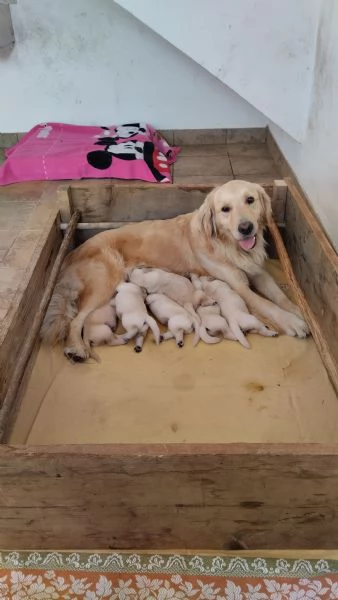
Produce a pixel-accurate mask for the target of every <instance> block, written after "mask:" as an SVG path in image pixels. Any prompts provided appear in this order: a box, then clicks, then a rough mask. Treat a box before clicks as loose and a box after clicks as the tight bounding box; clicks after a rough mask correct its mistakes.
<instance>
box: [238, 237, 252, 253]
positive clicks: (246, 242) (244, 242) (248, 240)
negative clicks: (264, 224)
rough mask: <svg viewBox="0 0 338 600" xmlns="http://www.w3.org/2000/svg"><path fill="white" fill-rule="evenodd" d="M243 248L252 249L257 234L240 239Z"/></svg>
mask: <svg viewBox="0 0 338 600" xmlns="http://www.w3.org/2000/svg"><path fill="white" fill-rule="evenodd" d="M238 243H239V245H240V247H241V248H242V250H251V249H252V248H253V247H254V245H255V243H256V236H254V235H252V236H251V237H248V238H245V240H239V241H238Z"/></svg>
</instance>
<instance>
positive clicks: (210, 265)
mask: <svg viewBox="0 0 338 600" xmlns="http://www.w3.org/2000/svg"><path fill="white" fill-rule="evenodd" d="M270 214H271V201H270V198H269V196H268V195H267V194H266V192H265V191H264V190H263V188H262V187H261V186H259V185H257V184H254V183H249V182H247V181H239V180H236V181H230V182H228V183H226V184H224V185H222V186H220V187H217V188H215V189H214V190H213V191H212V192H211V193H210V194H208V196H207V197H206V199H205V201H204V202H203V204H202V206H201V207H200V208H199V209H198V210H196V211H194V212H192V213H189V214H185V215H180V216H178V217H175V218H174V219H168V220H162V221H144V222H142V223H134V224H130V225H125V226H124V227H121V228H120V229H116V230H111V231H105V232H102V233H99V234H97V235H95V236H94V237H92V238H91V239H89V240H88V241H86V242H85V243H84V244H82V245H81V246H79V247H78V248H76V249H75V250H74V251H73V252H71V253H70V254H69V255H68V257H67V258H66V261H65V263H64V266H63V269H62V271H61V274H60V277H59V281H58V283H57V285H56V287H55V291H54V294H53V296H52V299H51V302H50V305H49V308H48V311H47V314H46V317H45V320H44V323H43V326H42V331H41V335H42V339H43V340H44V341H45V342H46V343H51V344H54V343H57V342H65V350H64V352H65V355H66V356H67V357H68V358H69V359H71V360H74V361H84V360H86V359H87V358H88V357H89V355H90V350H89V348H87V347H86V346H85V344H84V342H83V339H82V336H81V333H82V328H83V324H84V321H85V318H86V317H87V315H88V314H89V313H90V312H91V311H93V310H94V309H96V308H98V307H100V306H103V305H104V304H106V303H107V302H108V301H109V299H110V298H111V296H112V294H113V293H114V290H115V289H116V286H117V285H118V284H119V283H120V282H121V281H122V280H124V278H125V273H126V270H127V269H130V267H135V266H138V265H144V266H149V267H158V268H162V269H167V270H168V271H171V272H174V273H178V274H185V273H190V272H193V273H196V274H197V275H203V274H209V275H211V276H213V277H215V278H216V279H221V280H222V281H226V282H227V283H228V284H229V285H230V286H231V287H232V288H233V290H235V291H236V292H238V294H239V295H240V296H241V297H242V298H243V300H244V301H245V302H246V304H247V306H248V308H249V310H250V312H254V313H255V314H257V315H259V316H261V317H262V318H263V319H268V321H269V322H271V323H273V324H274V325H275V326H277V327H278V328H279V330H281V331H282V332H284V333H286V334H287V335H291V336H298V337H301V338H302V337H305V336H306V335H307V334H308V332H309V331H308V327H307V325H306V323H305V322H304V320H303V318H302V316H301V313H300V311H299V309H298V307H297V306H295V305H294V304H293V303H292V302H291V301H290V300H289V299H288V298H287V297H286V296H285V294H284V293H283V292H282V290H281V289H280V288H279V287H278V285H277V284H276V283H275V281H274V280H273V279H272V277H271V276H270V275H269V274H268V273H267V272H266V271H265V270H264V261H265V250H264V239H263V230H264V226H265V224H266V223H267V220H268V218H269V216H270ZM250 285H252V286H253V287H254V288H255V289H256V290H257V292H259V294H260V295H259V294H257V293H256V292H255V291H253V290H252V289H251V287H250ZM263 296H264V297H263Z"/></svg>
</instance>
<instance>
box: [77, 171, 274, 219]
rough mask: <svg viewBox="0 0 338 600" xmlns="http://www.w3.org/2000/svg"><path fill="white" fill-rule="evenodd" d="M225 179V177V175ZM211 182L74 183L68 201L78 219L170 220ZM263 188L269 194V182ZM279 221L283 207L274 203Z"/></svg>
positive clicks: (193, 204)
mask: <svg viewBox="0 0 338 600" xmlns="http://www.w3.org/2000/svg"><path fill="white" fill-rule="evenodd" d="M225 179H226V177H225ZM213 187H214V185H212V184H211V183H196V184H188V183H182V184H168V185H167V184H162V185H160V186H159V185H156V184H154V185H153V184H142V183H141V184H139V183H138V184H133V185H127V184H121V185H120V184H117V185H115V184H114V185H112V184H110V183H109V182H106V181H105V182H97V181H96V182H77V183H76V184H72V186H71V193H72V204H73V208H74V210H75V209H76V210H80V212H81V215H82V221H83V222H86V223H96V222H115V221H117V222H130V221H143V220H146V219H170V218H172V217H176V216H177V215H179V214H184V213H188V212H191V211H193V210H196V209H197V208H199V207H200V206H201V204H202V203H203V201H204V199H205V197H206V195H207V194H208V193H209V192H210V191H211V190H212V189H213ZM263 187H264V188H265V189H266V191H267V193H268V194H269V195H271V193H272V184H270V185H266V184H265V183H263ZM274 214H275V219H276V220H277V221H278V222H280V215H281V214H284V206H280V205H279V204H278V202H277V204H276V206H274Z"/></svg>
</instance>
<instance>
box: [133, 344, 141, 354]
mask: <svg viewBox="0 0 338 600" xmlns="http://www.w3.org/2000/svg"><path fill="white" fill-rule="evenodd" d="M134 351H135V352H137V353H139V352H142V346H134Z"/></svg>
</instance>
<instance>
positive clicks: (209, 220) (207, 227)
mask: <svg viewBox="0 0 338 600" xmlns="http://www.w3.org/2000/svg"><path fill="white" fill-rule="evenodd" d="M216 190H217V188H215V189H214V190H212V192H210V194H208V195H207V197H206V199H205V200H204V202H203V204H202V206H201V208H200V209H199V215H200V219H201V221H200V223H201V229H202V231H203V232H204V233H205V235H206V236H207V237H208V238H212V237H216V235H217V227H216V219H215V209H214V198H215V193H216Z"/></svg>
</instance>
